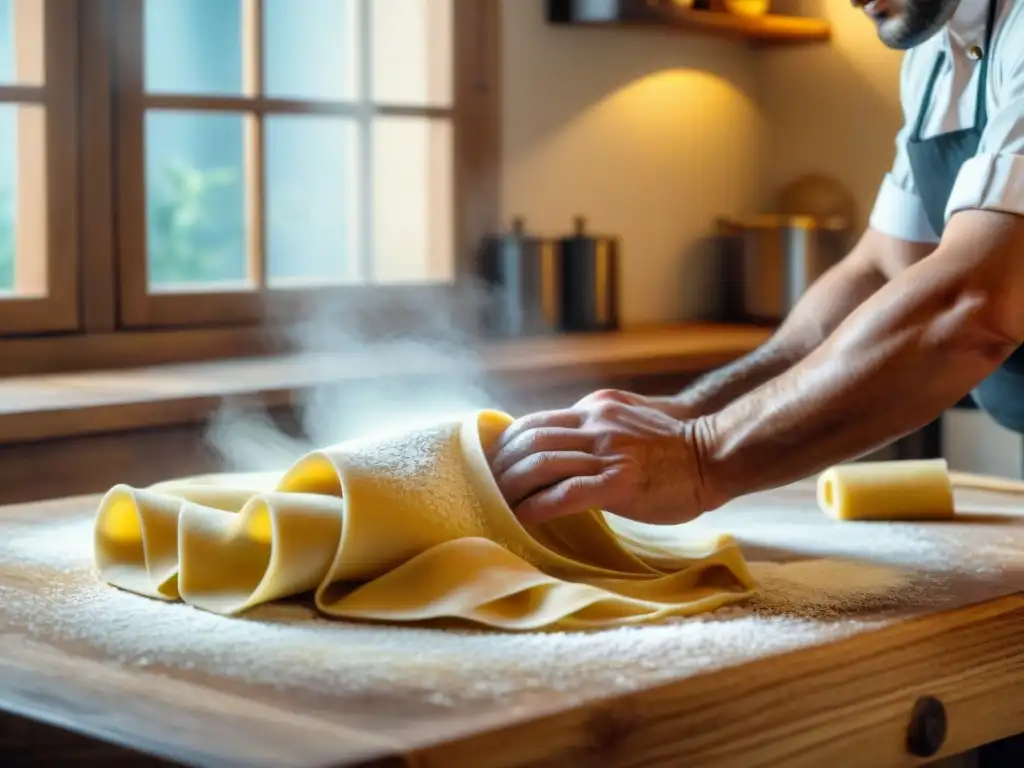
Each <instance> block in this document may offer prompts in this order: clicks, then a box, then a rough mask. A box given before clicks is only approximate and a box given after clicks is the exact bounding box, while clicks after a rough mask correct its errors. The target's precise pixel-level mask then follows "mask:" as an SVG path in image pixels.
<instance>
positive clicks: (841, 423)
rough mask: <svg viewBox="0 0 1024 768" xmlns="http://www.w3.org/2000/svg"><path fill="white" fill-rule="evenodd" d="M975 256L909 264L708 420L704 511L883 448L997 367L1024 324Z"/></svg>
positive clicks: (702, 427)
mask: <svg viewBox="0 0 1024 768" xmlns="http://www.w3.org/2000/svg"><path fill="white" fill-rule="evenodd" d="M969 261H970V259H969V258H968V257H967V255H966V254H961V253H956V254H947V255H944V254H937V255H935V256H932V257H929V258H928V259H926V260H925V261H923V262H921V263H919V264H917V265H915V266H913V267H911V268H909V269H908V270H906V271H905V272H903V273H902V274H901V275H899V276H898V277H897V278H896V279H894V280H893V281H891V282H890V283H889V284H888V285H886V286H885V287H884V288H882V289H881V290H880V291H878V292H877V293H876V294H875V295H874V296H873V297H872V298H871V299H869V300H868V301H867V302H865V303H864V304H863V305H862V306H861V307H860V308H858V309H857V310H856V311H855V312H854V313H852V314H851V315H850V317H849V318H848V319H847V320H846V321H845V322H844V323H843V324H842V325H841V326H840V327H839V328H838V329H837V331H836V332H835V333H834V334H833V335H832V336H831V337H830V338H829V339H828V341H826V342H825V343H824V344H822V345H821V346H820V347H818V349H816V350H815V351H814V352H812V353H811V354H810V355H808V356H807V358H805V359H804V360H803V361H802V362H800V363H799V364H797V365H796V366H794V367H793V368H792V369H790V370H789V371H788V372H786V373H785V374H783V375H782V376H779V377H778V378H776V379H774V380H772V381H771V382H769V383H767V384H765V385H764V386H762V387H760V388H758V389H756V390H754V391H753V392H751V393H749V394H748V395H746V396H745V397H742V398H740V399H739V400H736V401H735V402H734V403H732V404H731V405H730V406H728V407H727V408H725V409H724V410H722V411H721V412H719V413H717V414H714V415H711V416H709V417H707V418H706V419H702V420H701V422H700V424H699V426H698V431H699V434H700V440H701V443H702V459H703V461H702V473H703V475H704V480H705V483H704V484H705V486H706V487H707V488H708V497H709V498H708V505H709V507H714V506H718V505H719V504H721V503H723V502H724V501H726V500H728V499H730V498H734V497H736V496H740V495H743V494H746V493H751V492H754V491H757V490H761V489H764V488H769V487H774V486H778V485H782V484H784V483H787V482H791V481H794V480H797V479H800V478H803V477H807V476H809V475H811V474H813V473H815V472H817V471H820V470H822V469H824V468H826V467H827V466H829V465H831V464H834V463H836V462H839V461H844V460H847V459H850V458H853V457H855V456H858V455H863V454H864V453H867V452H869V451H871V450H873V449H875V448H878V447H881V446H882V445H885V444H887V443H888V442H890V441H892V440H893V439H896V438H898V437H900V436H903V435H905V434H907V433H909V432H911V431H913V430H914V429H917V428H919V427H921V426H923V425H924V424H926V423H928V422H929V421H931V420H933V419H934V418H935V416H936V415H937V414H939V413H941V412H942V410H944V409H945V408H947V407H949V406H951V405H952V404H953V403H955V402H956V401H957V400H958V399H959V398H960V397H962V396H963V394H964V393H965V392H967V391H969V390H970V389H971V388H972V387H974V386H975V385H976V384H978V383H979V382H980V381H981V380H982V379H984V378H985V377H986V376H987V375H988V374H989V373H991V372H992V371H993V370H995V368H997V367H998V365H999V364H1000V363H1001V362H1002V360H1003V359H1005V357H1006V356H1007V355H1009V354H1010V352H1011V351H1012V350H1013V348H1014V347H1015V344H1016V343H1017V342H1018V340H1016V339H1015V338H1014V337H1013V335H1014V334H1015V333H1018V332H1019V330H1014V331H1009V332H1008V331H1006V328H1008V327H1010V326H1011V325H1012V323H1013V322H1014V321H1012V320H1011V321H1010V322H1009V323H1007V322H1005V321H1004V320H1005V318H1006V317H1009V316H1010V315H1008V314H1007V311H1005V310H1003V311H1002V314H1001V315H1000V314H998V313H996V312H995V310H994V309H993V307H997V306H1004V307H1006V306H1010V307H1012V303H1009V304H1008V303H1007V302H1006V301H1002V302H999V301H996V300H994V299H993V298H992V296H993V293H994V291H995V289H993V288H992V285H994V284H995V283H996V282H997V280H996V279H995V278H993V279H989V281H988V283H986V284H980V283H979V282H978V281H977V279H972V277H971V274H970V271H969V270H970V267H971V265H970V264H969V263H968V262H969ZM978 271H979V272H981V271H982V269H981V268H980V267H979V268H978ZM1012 279H1013V276H1012V275H1006V277H1005V280H1007V281H1009V280H1012ZM1019 298H1020V297H1019V295H1017V296H1016V297H1015V298H1014V300H1015V301H1017V300H1019ZM1017 306H1020V305H1019V304H1018V305H1017ZM1012 311H1013V310H1012V309H1011V310H1010V312H1012ZM996 317H998V318H1003V320H993V318H996Z"/></svg>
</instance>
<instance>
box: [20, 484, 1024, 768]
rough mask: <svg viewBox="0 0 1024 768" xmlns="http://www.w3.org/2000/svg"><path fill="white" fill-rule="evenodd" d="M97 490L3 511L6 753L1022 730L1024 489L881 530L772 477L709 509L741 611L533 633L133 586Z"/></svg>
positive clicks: (594, 751)
mask: <svg viewBox="0 0 1024 768" xmlns="http://www.w3.org/2000/svg"><path fill="white" fill-rule="evenodd" d="M95 504H96V499H95V498H92V497H90V498H78V499H65V500H59V501H52V502H45V503H40V504H31V505H20V506H10V507H5V508H0V710H2V711H3V712H6V713H7V714H6V715H5V717H6V718H7V719H6V722H5V723H4V727H3V728H0V734H3V738H4V739H5V742H4V743H2V744H0V747H3V748H5V749H7V750H15V751H13V752H6V753H5V754H8V755H15V756H17V755H18V754H25V753H24V752H21V753H19V752H17V750H19V749H20V750H31V751H32V754H33V755H34V756H35V758H36V759H37V760H39V761H40V762H41V763H43V762H51V761H56V762H60V760H59V759H58V758H59V757H60V756H61V755H64V756H67V754H68V753H67V752H66V751H63V752H62V751H61V750H66V749H67V746H66V740H65V738H64V737H61V736H59V735H58V734H59V733H63V732H65V731H70V732H75V733H77V734H84V738H83V737H81V736H79V737H76V738H77V739H78V743H79V745H80V747H79V749H81V750H83V751H84V753H87V754H91V755H92V756H93V757H95V758H96V759H97V760H100V761H109V762H111V763H113V762H115V761H116V760H119V759H122V760H123V759H127V757H129V756H130V755H131V754H133V753H145V754H152V755H157V756H160V757H162V758H165V759H168V760H172V761H177V762H179V763H186V764H202V765H238V766H241V765H252V766H263V765H267V766H269V765H289V766H314V765H316V766H321V765H332V766H356V765H358V766H365V765H396V766H397V765H416V766H437V767H438V768H441V767H442V766H443V767H444V768H450V767H453V766H455V767H457V766H474V768H476V767H479V768H488V767H489V766H494V767H495V768H497V767H498V766H501V767H502V768H510V767H511V766H555V765H591V764H595V765H602V766H641V765H644V766H666V767H667V766H679V765H700V766H702V767H707V768H717V767H725V766H729V767H732V766H736V767H737V768H739V767H740V766H742V767H743V768H755V767H757V766H775V765H785V766H788V767H793V768H801V767H802V766H806V767H807V768H810V767H811V766H814V767H815V768H817V767H818V766H822V765H851V760H853V759H854V758H855V759H856V764H858V765H871V766H878V767H883V766H912V765H919V764H922V763H923V762H925V761H924V760H923V759H922V758H919V757H915V756H913V755H910V754H908V752H907V746H906V731H907V727H908V724H909V722H910V716H911V711H912V709H913V707H914V704H915V702H916V701H917V700H918V699H919V697H922V696H932V697H935V698H937V699H939V700H940V701H941V702H942V704H943V705H944V707H945V713H946V716H947V719H948V728H947V738H946V740H945V743H944V745H943V748H942V749H941V751H940V752H939V753H938V754H936V755H935V756H934V757H939V756H942V755H948V754H954V753H957V752H960V751H963V750H966V749H969V748H972V747H974V746H977V745H979V744H981V743H985V742H989V741H993V740H995V739H998V738H1002V737H1005V736H1007V735H1010V734H1013V733H1015V732H1021V731H1024V700H1022V699H1021V697H1020V694H1019V692H1020V690H1022V686H1024V596H1021V595H1018V594H1015V593H1017V592H1018V591H1019V590H1021V589H1022V587H1024V497H1021V496H1016V497H1013V496H1004V495H999V494H994V493H991V492H980V491H963V492H960V491H958V493H957V506H958V510H960V512H961V514H962V515H963V519H961V520H959V521H956V522H951V523H932V524H884V523H837V522H833V521H831V520H828V519H826V518H825V517H824V516H822V515H821V514H820V513H819V512H818V511H817V510H816V508H815V506H814V501H813V486H812V485H811V484H810V483H800V484H796V485H794V486H791V487H789V488H786V489H782V490H779V491H775V492H771V493H765V494H759V495H757V496H752V497H749V498H747V499H744V500H742V501H740V502H736V503H734V504H731V505H729V506H727V507H726V508H724V509H722V510H719V511H717V512H714V513H712V514H709V515H706V516H705V517H703V518H701V520H699V521H698V522H696V523H694V525H696V526H703V527H707V526H710V527H713V528H718V529H726V530H730V531H732V532H734V534H735V535H736V536H737V537H738V538H739V540H740V541H741V542H742V544H743V546H744V549H745V552H746V554H747V556H748V558H749V559H750V561H751V562H752V569H753V571H754V573H755V576H756V577H757V579H758V580H759V583H760V585H761V588H760V591H759V595H758V596H757V597H755V598H754V599H753V600H752V601H751V602H750V604H748V605H746V606H742V607H739V608H732V609H729V610H726V611H723V612H719V613H718V614H715V615H712V616H710V617H703V618H702V619H698V620H689V621H681V622H675V623H669V624H663V625H659V626H651V627H642V628H629V629H622V630H614V631H608V632H591V633H580V634H529V635H501V634H494V633H487V632H472V631H467V632H451V631H449V632H445V631H441V630H428V629H422V628H411V627H394V628H392V627H383V626H371V625H355V624H348V623H342V622H328V621H322V620H316V619H314V618H312V617H310V616H309V615H308V613H307V609H306V608H305V607H303V606H302V605H298V604H294V605H279V606H269V607H267V608H266V609H261V610H260V611H257V612H256V613H255V614H252V615H249V616H247V617H246V618H238V619H226V618H222V617H216V616H212V615H209V614H203V613H201V612H198V611H195V610H193V609H191V608H188V607H186V606H182V605H178V604H166V603H159V602H156V601H151V600H147V599H145V598H140V597H137V596H134V595H130V594H127V593H123V592H119V591H117V590H114V589H112V588H108V587H104V586H101V585H99V584H97V583H96V581H95V579H94V577H93V575H92V573H91V570H90V557H91V541H90V537H89V523H90V521H91V517H92V514H93V511H94V508H95ZM664 535H666V536H668V535H674V534H673V530H672V529H665V530H664ZM37 723H46V724H49V725H50V726H55V727H57V728H58V729H60V730H59V731H53V730H48V731H45V732H40V730H39V729H40V728H42V727H43V726H41V725H37ZM69 738H70V737H69ZM111 744H113V745H116V746H110V745H111ZM104 764H106V763H105V762H104Z"/></svg>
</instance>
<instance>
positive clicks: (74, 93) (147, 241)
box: [0, 0, 498, 335]
mask: <svg viewBox="0 0 1024 768" xmlns="http://www.w3.org/2000/svg"><path fill="white" fill-rule="evenodd" d="M497 6H498V2H497V0H88V1H87V2H83V1H81V0H77V1H75V2H72V0H0V333H3V334H11V333H20V332H26V331H27V332H35V333H39V332H65V333H66V332H72V335H89V334H90V333H96V332H103V333H107V334H112V333H118V332H121V333H127V332H139V331H142V330H146V329H160V328H166V329H171V328H183V327H189V328H204V327H214V326H225V325H236V326H238V325H245V326H253V327H255V326H256V325H258V324H261V323H264V322H265V321H267V320H268V318H275V319H276V318H277V317H278V316H279V315H282V314H283V315H284V316H285V317H287V316H290V315H291V314H292V313H294V312H295V311H296V310H301V309H302V308H303V307H305V306H308V304H309V302H310V300H311V298H325V299H327V300H338V301H343V300H344V297H345V296H346V295H349V296H351V292H352V291H354V290H358V291H361V292H365V291H367V290H368V289H369V288H370V287H372V289H373V290H374V291H380V292H387V291H389V290H399V289H402V290H407V289H408V288H409V286H413V287H420V286H438V285H441V286H444V285H448V284H451V283H452V282H453V281H454V280H456V279H457V278H458V276H459V274H460V273H461V270H462V269H463V268H464V267H465V266H466V259H467V258H468V257H469V255H470V254H471V253H472V251H473V250H474V249H475V247H476V244H477V243H478V242H479V239H480V238H481V237H482V236H483V235H484V234H485V233H486V232H487V231H489V230H492V229H493V228H494V227H495V226H496V225H497V220H496V219H497V210H496V209H497V191H496V186H497V136H498V134H497V122H498V115H497V98H496V97H497V90H496V89H497V83H496V75H497V72H496V69H497V67H496V64H495V62H496V60H497V45H496V42H497V40H496V35H495V33H494V32H495V27H494V25H495V24H496V19H497V14H498V7H497ZM79 62H80V63H81V66H80V67H79V66H76V65H77V64H79ZM79 147H80V148H81V151H76V148H79ZM79 182H80V183H79ZM79 245H81V248H78V246H79ZM79 250H80V251H81V253H80V254H79V253H78V251H79ZM79 297H80V298H81V301H79Z"/></svg>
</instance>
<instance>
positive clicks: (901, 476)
mask: <svg viewBox="0 0 1024 768" xmlns="http://www.w3.org/2000/svg"><path fill="white" fill-rule="evenodd" d="M817 493H818V506H819V508H820V509H821V511H822V512H824V513H825V514H826V515H829V516H830V517H834V518H836V519H837V520H934V519H944V518H950V517H953V516H954V514H955V511H954V506H953V487H952V483H951V482H950V475H949V466H948V465H947V463H946V460H945V459H921V460H908V461H877V462H856V463H851V464H840V465H838V466H835V467H832V468H831V469H828V470H826V471H825V472H822V473H821V475H820V476H819V477H818V487H817Z"/></svg>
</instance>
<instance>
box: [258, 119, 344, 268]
mask: <svg viewBox="0 0 1024 768" xmlns="http://www.w3.org/2000/svg"><path fill="white" fill-rule="evenodd" d="M358 141H359V134H358V130H357V127H356V125H355V123H354V122H353V121H351V120H345V119H341V118H332V117H269V118H267V122H266V146H267V155H266V169H267V175H266V178H267V184H266V194H267V216H268V222H267V281H268V283H269V284H270V285H275V284H277V285H279V286H280V285H288V284H289V283H290V282H291V283H295V282H299V283H302V284H308V283H310V282H313V283H316V282H352V281H355V280H357V279H358V278H359V272H360V269H359V250H358V249H359V237H358V234H359V226H358V223H359V206H358V188H357V182H358V178H359V167H358V162H359V149H358V147H359V144H358Z"/></svg>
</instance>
